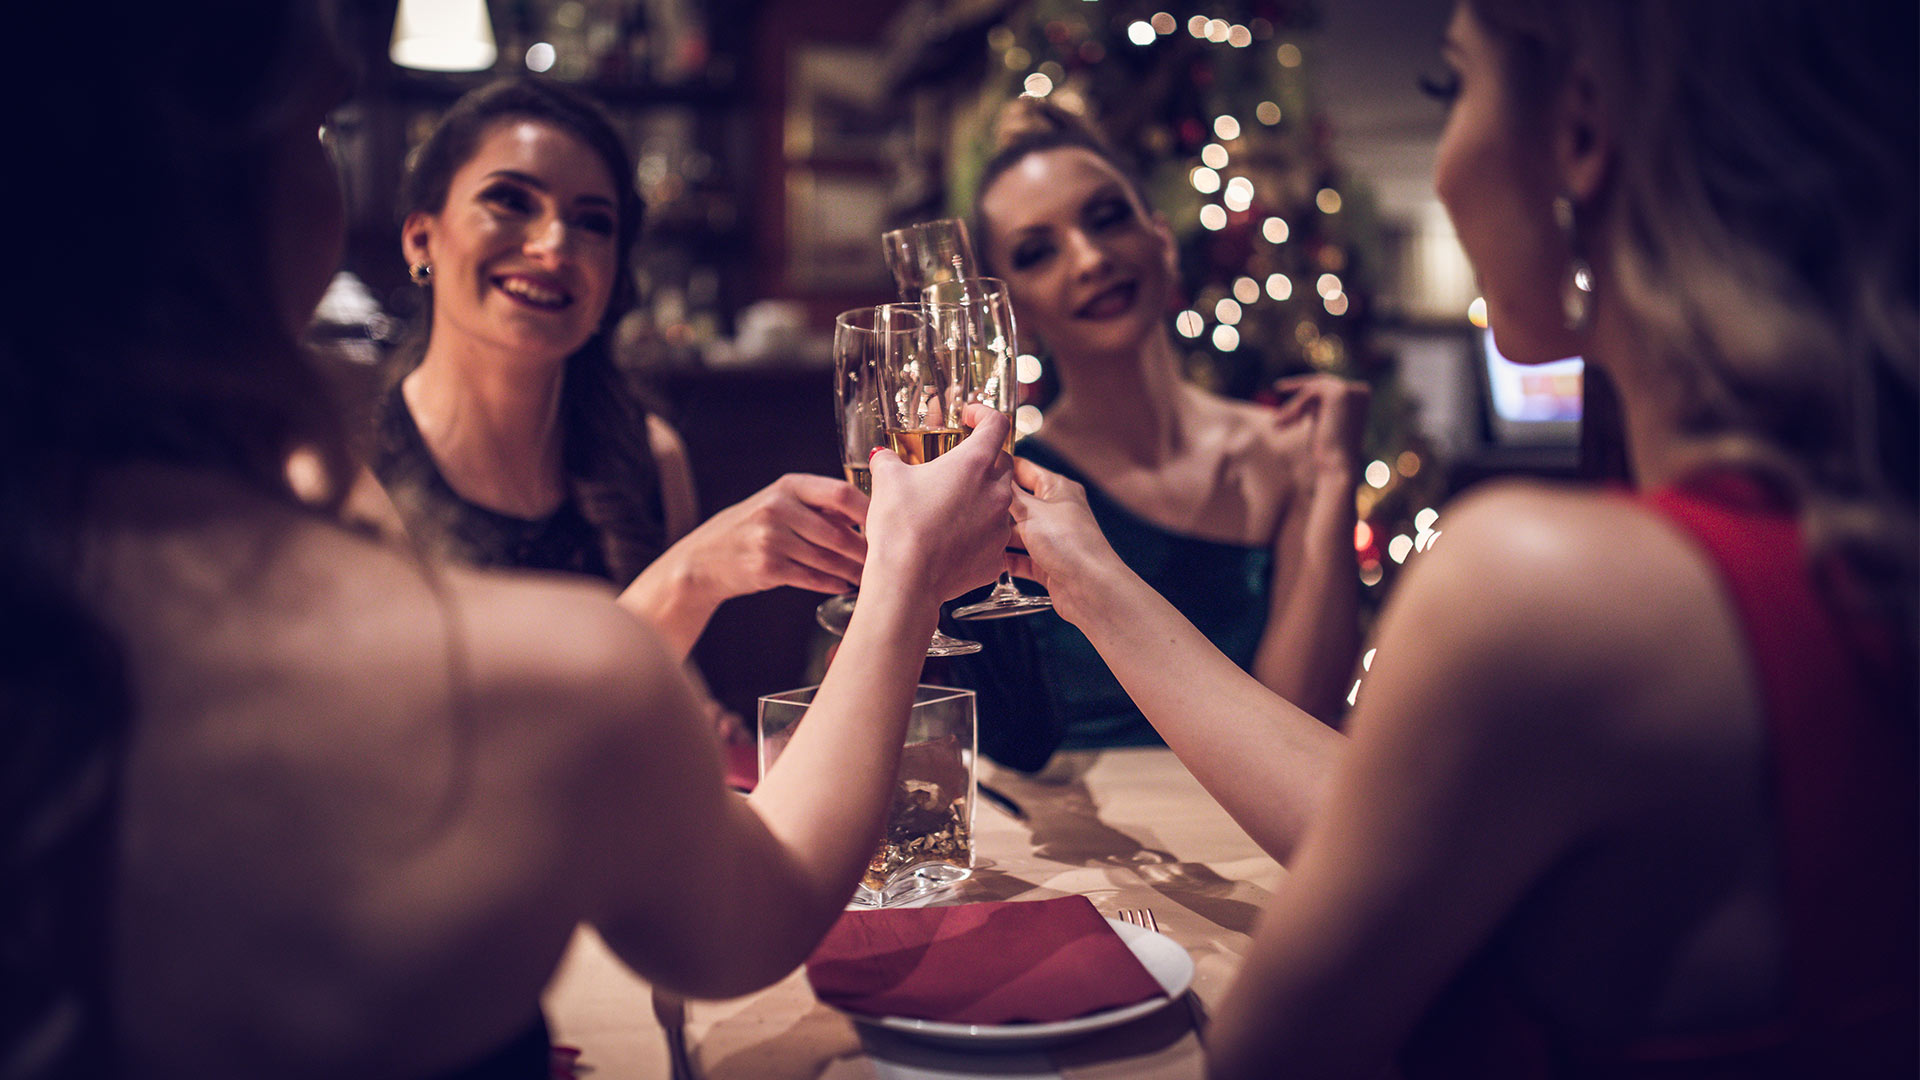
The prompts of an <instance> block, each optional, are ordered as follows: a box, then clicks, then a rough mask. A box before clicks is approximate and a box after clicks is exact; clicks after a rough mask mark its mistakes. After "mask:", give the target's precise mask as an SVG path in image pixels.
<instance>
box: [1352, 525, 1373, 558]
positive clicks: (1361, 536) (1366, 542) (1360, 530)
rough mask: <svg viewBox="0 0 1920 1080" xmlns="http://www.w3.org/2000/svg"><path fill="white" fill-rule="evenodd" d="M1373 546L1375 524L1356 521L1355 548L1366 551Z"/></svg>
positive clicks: (1354, 529) (1354, 527) (1354, 532)
mask: <svg viewBox="0 0 1920 1080" xmlns="http://www.w3.org/2000/svg"><path fill="white" fill-rule="evenodd" d="M1372 546H1373V526H1371V525H1369V524H1367V523H1366V522H1364V521H1359V522H1355V523H1354V526H1353V550H1355V551H1365V550H1367V549H1368V548H1370V547H1372Z"/></svg>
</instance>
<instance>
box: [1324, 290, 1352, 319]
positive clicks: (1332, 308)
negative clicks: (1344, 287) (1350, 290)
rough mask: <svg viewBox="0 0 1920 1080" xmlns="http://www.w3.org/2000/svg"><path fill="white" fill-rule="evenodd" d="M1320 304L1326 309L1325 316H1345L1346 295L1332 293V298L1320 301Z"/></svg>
mask: <svg viewBox="0 0 1920 1080" xmlns="http://www.w3.org/2000/svg"><path fill="white" fill-rule="evenodd" d="M1321 304H1322V305H1323V306H1325V307H1326V309H1327V314H1329V315H1345V314H1346V313H1347V307H1348V301H1347V294H1346V293H1343V292H1340V293H1334V294H1333V295H1332V296H1329V297H1327V298H1326V299H1325V300H1322V301H1321Z"/></svg>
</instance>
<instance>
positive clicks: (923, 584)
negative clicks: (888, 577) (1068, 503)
mask: <svg viewBox="0 0 1920 1080" xmlns="http://www.w3.org/2000/svg"><path fill="white" fill-rule="evenodd" d="M964 420H965V422H966V423H967V424H968V425H969V426H970V427H972V428H973V432H972V433H971V434H970V435H968V436H967V437H966V438H965V439H963V440H962V441H961V443H960V445H959V446H956V447H954V448H953V449H952V450H949V451H947V452H946V453H944V454H942V455H940V456H939V457H937V458H935V459H934V460H932V461H929V462H927V463H926V464H924V465H908V464H906V463H905V462H902V461H901V460H900V458H899V456H898V455H896V454H895V453H894V452H893V451H892V450H884V449H883V450H876V451H875V452H874V454H873V457H872V460H871V463H870V464H871V466H872V468H873V502H872V505H871V506H870V508H869V509H868V511H867V516H866V524H867V542H868V545H869V548H868V550H869V553H870V554H869V562H870V563H874V564H878V563H880V562H883V561H884V562H885V563H887V565H888V566H889V567H890V568H898V569H899V570H900V571H902V572H904V573H907V574H910V575H914V576H917V577H919V578H920V579H921V580H920V582H919V583H918V585H917V587H920V588H925V589H929V590H931V591H932V593H933V594H934V595H936V596H938V597H939V598H940V599H942V600H947V599H951V598H952V597H955V596H958V595H960V594H961V593H963V592H966V591H968V590H969V589H974V588H978V587H979V586H981V585H985V584H986V583H988V582H990V581H992V580H994V578H996V577H998V576H999V573H1000V570H1001V568H1002V567H1003V565H1004V564H1005V558H1006V548H1007V540H1008V537H1009V526H1008V518H1007V509H1008V504H1009V502H1010V500H1011V499H1012V488H1013V485H1012V483H1011V481H1010V480H1009V479H1008V477H1009V472H1010V466H1011V459H1010V458H1009V457H1008V456H1007V454H1006V453H1005V451H1004V450H1002V447H1004V446H1005V445H1006V441H1007V418H1006V417H1005V416H1004V415H1002V414H1001V413H999V412H996V411H995V410H993V409H989V408H986V407H985V406H981V405H969V406H967V410H966V413H965V415H964Z"/></svg>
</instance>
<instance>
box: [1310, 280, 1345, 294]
mask: <svg viewBox="0 0 1920 1080" xmlns="http://www.w3.org/2000/svg"><path fill="white" fill-rule="evenodd" d="M1313 291H1314V292H1317V293H1319V294H1320V296H1321V298H1322V299H1326V298H1327V297H1332V296H1338V295H1340V293H1341V291H1342V288H1341V285H1340V276H1339V275H1338V274H1321V275H1320V280H1319V281H1316V282H1314V284H1313Z"/></svg>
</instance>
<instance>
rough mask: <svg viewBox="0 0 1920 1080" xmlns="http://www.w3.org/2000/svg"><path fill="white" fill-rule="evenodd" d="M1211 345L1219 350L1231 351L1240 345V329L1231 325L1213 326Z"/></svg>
mask: <svg viewBox="0 0 1920 1080" xmlns="http://www.w3.org/2000/svg"><path fill="white" fill-rule="evenodd" d="M1213 347H1214V348H1216V349H1219V350H1220V351H1221V352H1232V351H1233V350H1235V349H1237V348H1239V347H1240V331H1238V330H1235V329H1234V328H1233V327H1231V326H1216V327H1214V328H1213Z"/></svg>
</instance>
